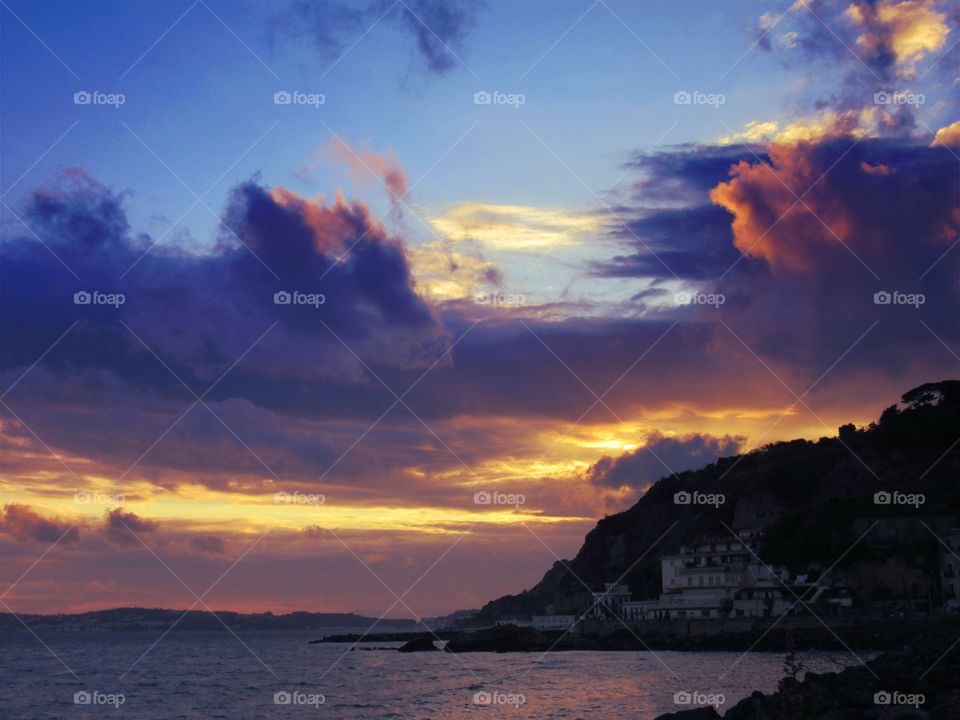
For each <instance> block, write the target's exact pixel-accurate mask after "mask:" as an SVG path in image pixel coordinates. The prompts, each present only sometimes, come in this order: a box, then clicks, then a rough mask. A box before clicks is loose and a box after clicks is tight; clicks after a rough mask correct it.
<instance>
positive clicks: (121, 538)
mask: <svg viewBox="0 0 960 720" xmlns="http://www.w3.org/2000/svg"><path fill="white" fill-rule="evenodd" d="M155 530H157V523H155V522H153V521H152V520H147V519H145V518H142V517H140V516H139V515H137V514H136V513H132V512H124V511H123V510H122V509H121V508H116V509H114V510H108V511H107V513H106V515H105V516H104V518H103V534H104V536H105V537H106V538H107V540H109V541H110V543H111V544H113V545H117V546H121V547H128V546H134V545H137V546H139V545H140V540H138V539H137V538H138V537H141V536H142V535H143V534H145V533H152V532H154V531H155ZM141 539H142V538H141Z"/></svg>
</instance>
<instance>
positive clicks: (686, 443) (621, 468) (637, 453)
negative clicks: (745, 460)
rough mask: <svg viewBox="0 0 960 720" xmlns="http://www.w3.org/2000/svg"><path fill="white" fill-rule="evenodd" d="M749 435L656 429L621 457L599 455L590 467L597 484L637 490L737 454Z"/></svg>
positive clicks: (617, 488) (589, 472)
mask: <svg viewBox="0 0 960 720" xmlns="http://www.w3.org/2000/svg"><path fill="white" fill-rule="evenodd" d="M744 442H746V438H744V437H739V436H737V437H731V436H729V435H724V436H723V437H714V436H712V435H702V434H700V433H691V434H690V435H684V436H681V437H667V436H665V435H662V434H661V433H653V434H652V435H651V436H650V437H649V438H648V439H647V442H646V444H645V445H644V446H643V447H641V448H637V449H636V450H634V451H632V452H628V453H624V454H623V455H620V456H619V457H615V458H614V457H610V456H609V455H607V456H604V457H602V458H600V460H598V461H597V462H596V463H595V464H594V465H592V466H591V467H590V469H589V470H588V471H587V478H588V479H589V480H590V482H591V483H593V484H594V485H598V486H601V487H606V488H612V489H614V490H619V489H620V488H624V487H626V488H631V489H633V490H637V489H640V488H643V487H645V486H647V485H650V484H651V483H654V482H656V481H657V480H659V479H660V478H662V477H667V476H669V475H671V474H674V473H679V472H683V471H684V470H697V469H699V468H701V467H703V466H704V465H708V464H710V463H712V462H714V461H715V460H717V459H718V458H721V457H727V456H730V455H735V454H737V453H738V452H739V451H740V448H741V447H743V444H744Z"/></svg>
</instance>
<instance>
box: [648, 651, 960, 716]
mask: <svg viewBox="0 0 960 720" xmlns="http://www.w3.org/2000/svg"><path fill="white" fill-rule="evenodd" d="M958 640H960V636H958V635H956V634H954V635H949V636H948V635H941V636H939V637H935V638H934V637H925V638H922V639H918V640H916V641H915V642H914V643H912V644H911V646H910V647H908V648H906V649H905V650H903V651H901V652H889V653H885V654H883V655H880V656H878V657H877V658H875V659H873V660H871V661H869V662H867V663H865V665H856V666H854V667H850V668H847V669H846V670H843V671H842V672H838V673H824V674H816V673H807V674H806V675H805V676H804V677H803V679H802V680H797V679H795V678H791V677H786V678H784V680H783V681H781V683H780V688H779V690H778V691H777V692H776V693H773V694H770V695H764V694H763V693H760V692H755V693H753V694H752V695H751V696H750V697H748V698H745V699H743V700H741V701H740V702H739V703H737V704H736V705H734V706H733V707H731V708H728V709H726V711H725V712H724V713H723V714H721V713H720V712H718V711H717V710H715V709H714V708H712V707H706V708H696V709H691V710H682V711H679V712H675V713H668V714H666V715H661V716H660V717H658V718H657V719H656V720H719V719H720V718H723V720H894V719H896V720H960V642H958Z"/></svg>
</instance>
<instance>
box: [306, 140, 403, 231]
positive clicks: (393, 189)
mask: <svg viewBox="0 0 960 720" xmlns="http://www.w3.org/2000/svg"><path fill="white" fill-rule="evenodd" d="M330 163H336V164H339V165H342V166H344V167H346V168H347V169H348V170H349V171H350V174H351V177H352V178H354V179H362V180H366V181H370V180H376V181H378V182H381V183H383V186H384V188H385V189H386V191H387V193H388V194H389V196H390V201H391V204H392V206H393V209H394V211H395V212H397V213H399V212H400V204H401V203H402V202H403V201H404V199H405V198H406V195H407V175H406V173H405V172H404V170H403V168H402V167H401V166H400V163H399V162H398V161H397V159H396V157H394V155H393V154H392V153H378V152H375V151H374V150H372V149H371V148H370V144H369V143H362V144H360V145H359V146H354V145H351V144H350V143H348V142H347V141H346V140H343V139H341V138H336V137H331V138H330V139H329V140H328V141H327V142H326V143H325V144H324V145H322V146H321V147H320V148H318V149H317V150H316V151H315V152H314V154H313V156H312V157H311V158H310V159H309V160H308V161H307V162H306V163H304V164H303V165H302V166H301V167H300V168H298V169H297V170H296V171H295V173H294V174H295V175H297V176H298V177H300V178H301V179H304V180H310V179H311V178H312V176H313V173H314V172H315V171H316V170H317V169H319V168H320V167H323V166H325V165H328V164H330Z"/></svg>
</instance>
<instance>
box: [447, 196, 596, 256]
mask: <svg viewBox="0 0 960 720" xmlns="http://www.w3.org/2000/svg"><path fill="white" fill-rule="evenodd" d="M430 223H431V225H433V227H434V228H435V229H436V230H437V232H439V233H440V234H441V235H444V236H446V237H448V238H451V239H454V240H464V239H469V240H474V241H476V242H477V243H479V244H480V245H481V246H483V247H486V248H489V249H491V250H516V251H524V250H540V249H546V248H550V247H554V246H557V245H576V244H579V243H582V242H583V241H584V238H585V237H586V236H588V235H589V234H590V233H592V232H594V231H596V230H597V229H598V228H599V227H600V223H599V222H598V220H597V219H596V218H595V217H593V216H592V215H581V214H578V213H575V212H570V211H569V210H564V209H562V208H550V207H533V206H527V205H505V204H497V203H485V202H460V203H454V204H452V205H449V206H447V207H445V208H443V209H442V211H441V212H440V213H439V214H437V215H435V216H434V217H432V218H431V219H430Z"/></svg>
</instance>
